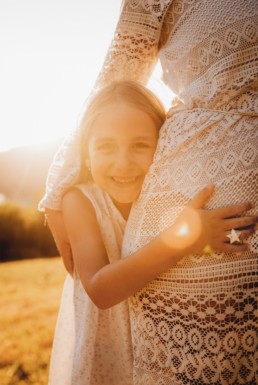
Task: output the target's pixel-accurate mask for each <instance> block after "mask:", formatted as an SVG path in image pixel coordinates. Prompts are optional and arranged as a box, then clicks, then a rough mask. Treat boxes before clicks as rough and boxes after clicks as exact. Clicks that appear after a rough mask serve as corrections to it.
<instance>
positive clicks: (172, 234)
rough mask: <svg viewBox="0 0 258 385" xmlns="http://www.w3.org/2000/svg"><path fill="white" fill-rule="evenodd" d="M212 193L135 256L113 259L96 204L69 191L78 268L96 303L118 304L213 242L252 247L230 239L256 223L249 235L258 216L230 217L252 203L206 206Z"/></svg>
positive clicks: (68, 216)
mask: <svg viewBox="0 0 258 385" xmlns="http://www.w3.org/2000/svg"><path fill="white" fill-rule="evenodd" d="M211 193H212V188H208V189H204V190H202V191H201V192H200V193H199V194H197V196H196V197H195V198H194V199H193V200H192V201H191V203H190V204H189V205H188V206H187V207H186V209H184V210H183V212H182V214H181V215H180V217H179V218H178V220H177V221H176V222H175V224H173V225H172V226H171V227H169V228H168V229H167V230H165V231H164V232H162V233H161V234H160V235H159V236H158V237H156V238H154V239H153V240H152V241H150V243H148V244H147V245H146V246H144V247H142V248H141V249H139V250H138V251H136V252H135V253H133V254H132V255H130V256H128V257H126V258H123V259H121V260H119V261H116V262H113V263H109V260H108V257H107V253H106V250H105V246H104V243H103V241H102V237H101V234H100V229H99V225H98V222H97V219H96V215H95V210H94V208H93V206H92V204H91V203H90V201H89V200H88V199H87V198H86V197H85V196H84V195H83V194H82V193H81V192H80V191H79V190H76V189H74V190H71V191H69V192H68V193H67V194H66V195H65V196H64V199H63V214H64V220H65V225H66V228H67V232H68V235H69V239H70V243H71V246H72V252H73V256H74V262H75V266H76V270H77V272H78V274H79V277H80V280H81V282H82V284H83V286H84V289H85V291H86V292H87V293H88V295H89V297H90V298H91V299H92V301H93V302H94V303H95V305H96V306H98V307H99V308H102V309H105V308H109V307H111V306H113V305H116V304H117V303H119V302H121V301H123V300H125V299H127V298H128V297H129V296H131V295H133V294H134V293H136V292H137V291H139V290H140V289H142V288H143V287H144V286H146V285H147V284H148V283H149V282H151V281H152V280H153V279H155V278H157V277H158V276H159V275H160V274H161V273H163V272H165V271H166V270H168V269H169V268H171V267H173V266H175V264H176V263H177V262H178V261H179V260H180V259H181V258H182V257H184V256H186V255H188V254H191V253H198V254H203V253H204V249H205V247H207V246H208V247H209V248H211V249H213V250H215V251H225V252H226V251H229V252H236V251H237V252H240V251H244V250H246V249H247V245H245V244H242V245H230V244H229V243H226V242H227V241H228V238H227V234H228V233H229V230H230V229H232V228H240V227H241V228H243V227H247V226H251V228H247V229H246V230H244V231H242V234H243V236H242V239H244V238H246V237H248V236H249V235H250V234H251V233H252V232H253V227H252V225H253V224H254V223H255V222H256V218H255V217H241V218H231V219H226V218H230V217H232V216H235V215H239V214H241V213H242V212H244V211H247V210H249V209H250V208H251V205H250V204H249V203H245V204H240V205H234V206H230V207H228V208H224V209H216V210H210V211H209V210H203V209H202V207H203V206H204V204H205V203H206V201H207V200H208V199H209V197H210V195H211ZM207 258H209V256H208V255H207Z"/></svg>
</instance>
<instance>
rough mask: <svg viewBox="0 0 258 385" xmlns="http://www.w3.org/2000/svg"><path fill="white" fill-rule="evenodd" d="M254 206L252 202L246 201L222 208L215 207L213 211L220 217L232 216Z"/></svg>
mask: <svg viewBox="0 0 258 385" xmlns="http://www.w3.org/2000/svg"><path fill="white" fill-rule="evenodd" d="M252 207H253V206H252V203H251V202H245V203H239V204H236V205H232V206H228V207H223V208H220V209H215V210H213V211H214V212H216V214H217V215H218V216H219V217H220V218H232V217H234V216H236V215H240V214H242V213H243V212H245V211H248V210H251V208H252Z"/></svg>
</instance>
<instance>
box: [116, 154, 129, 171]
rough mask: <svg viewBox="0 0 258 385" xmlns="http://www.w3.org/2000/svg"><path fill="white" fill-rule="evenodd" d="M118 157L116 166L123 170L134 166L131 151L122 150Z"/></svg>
mask: <svg viewBox="0 0 258 385" xmlns="http://www.w3.org/2000/svg"><path fill="white" fill-rule="evenodd" d="M116 155H117V157H116V159H115V162H116V166H117V167H118V168H119V169H121V170H124V169H126V170H127V169H128V168H129V167H130V166H131V165H132V154H131V153H130V151H128V150H126V149H124V150H120V151H119V152H118V153H117V154H116Z"/></svg>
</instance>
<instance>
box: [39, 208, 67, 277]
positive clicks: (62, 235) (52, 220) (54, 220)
mask: <svg viewBox="0 0 258 385" xmlns="http://www.w3.org/2000/svg"><path fill="white" fill-rule="evenodd" d="M45 217H46V220H47V223H48V225H49V228H50V230H51V232H52V235H53V238H54V240H55V243H56V246H57V249H58V251H59V253H60V255H61V256H62V258H63V263H64V265H65V268H66V270H67V271H68V273H69V274H70V275H71V276H73V255H72V250H71V246H70V242H69V239H68V235H67V232H66V229H65V225H64V220H63V214H62V212H61V211H56V210H50V209H48V208H46V209H45Z"/></svg>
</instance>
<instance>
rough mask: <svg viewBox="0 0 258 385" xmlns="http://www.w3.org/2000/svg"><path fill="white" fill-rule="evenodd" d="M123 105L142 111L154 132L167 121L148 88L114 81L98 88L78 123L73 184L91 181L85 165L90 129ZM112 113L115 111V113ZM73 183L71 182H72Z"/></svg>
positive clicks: (132, 83)
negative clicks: (76, 174) (77, 171)
mask: <svg viewBox="0 0 258 385" xmlns="http://www.w3.org/2000/svg"><path fill="white" fill-rule="evenodd" d="M121 102H122V103H126V104H128V105H130V106H132V107H135V108H136V109H138V110H140V111H143V112H145V113H146V114H148V115H149V116H150V117H151V119H152V120H153V122H154V124H155V126H156V128H157V130H159V129H160V127H161V126H162V124H163V123H164V121H165V119H166V112H165V108H164V106H163V104H162V103H161V101H160V100H159V99H158V98H157V97H156V95H154V93H153V92H151V91H150V90H149V89H147V88H146V87H144V86H143V85H141V84H140V83H137V82H134V81H130V80H127V81H117V82H113V83H111V84H110V85H108V86H106V87H103V88H101V89H100V90H99V91H97V92H96V93H95V94H94V95H93V96H92V97H91V98H90V100H89V102H88V104H87V106H86V110H85V112H84V114H83V116H82V119H81V123H80V174H79V177H78V178H77V180H76V183H82V182H86V181H89V180H91V177H90V173H89V171H88V170H87V168H86V166H85V160H86V159H87V157H88V146H87V143H88V139H89V135H90V132H91V129H92V126H93V124H94V122H95V121H96V119H97V118H98V116H100V115H101V114H103V113H105V112H106V111H107V109H108V108H109V107H110V106H111V105H113V104H114V103H121ZM114 113H115V110H114ZM73 184H74V183H73Z"/></svg>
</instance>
